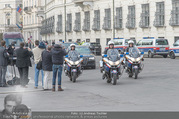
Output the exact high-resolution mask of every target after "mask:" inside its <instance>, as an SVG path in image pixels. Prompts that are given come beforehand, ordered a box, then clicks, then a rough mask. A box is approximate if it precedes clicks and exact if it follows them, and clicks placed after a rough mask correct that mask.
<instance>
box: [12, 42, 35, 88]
mask: <svg viewBox="0 0 179 119" xmlns="http://www.w3.org/2000/svg"><path fill="white" fill-rule="evenodd" d="M24 45H25V43H23V42H22V43H20V48H18V49H17V50H16V51H15V52H16V55H17V60H16V66H17V67H18V71H19V75H20V85H21V86H22V87H26V85H27V84H28V82H29V79H28V73H29V67H31V61H30V57H31V56H32V52H31V49H30V48H24Z"/></svg>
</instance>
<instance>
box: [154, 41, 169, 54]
mask: <svg viewBox="0 0 179 119" xmlns="http://www.w3.org/2000/svg"><path fill="white" fill-rule="evenodd" d="M155 45H156V47H157V48H159V51H160V52H168V51H169V44H168V40H167V39H156V43H155Z"/></svg>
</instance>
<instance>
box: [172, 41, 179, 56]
mask: <svg viewBox="0 0 179 119" xmlns="http://www.w3.org/2000/svg"><path fill="white" fill-rule="evenodd" d="M175 57H179V40H177V41H176V42H175V43H174V44H173V47H171V48H170V58H171V59H175Z"/></svg>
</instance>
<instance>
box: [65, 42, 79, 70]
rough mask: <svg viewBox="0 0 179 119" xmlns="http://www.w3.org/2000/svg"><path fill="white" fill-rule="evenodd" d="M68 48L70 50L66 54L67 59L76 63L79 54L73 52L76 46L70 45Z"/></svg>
mask: <svg viewBox="0 0 179 119" xmlns="http://www.w3.org/2000/svg"><path fill="white" fill-rule="evenodd" d="M70 48H71V49H70V51H69V52H68V59H70V60H71V61H77V60H79V53H78V52H77V51H76V50H75V48H76V45H75V44H71V45H70ZM65 69H66V63H65Z"/></svg>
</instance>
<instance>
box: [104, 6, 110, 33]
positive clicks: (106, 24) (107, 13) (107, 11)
mask: <svg viewBox="0 0 179 119" xmlns="http://www.w3.org/2000/svg"><path fill="white" fill-rule="evenodd" d="M103 29H104V30H110V29H111V9H110V8H109V9H105V17H104V24H103Z"/></svg>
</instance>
